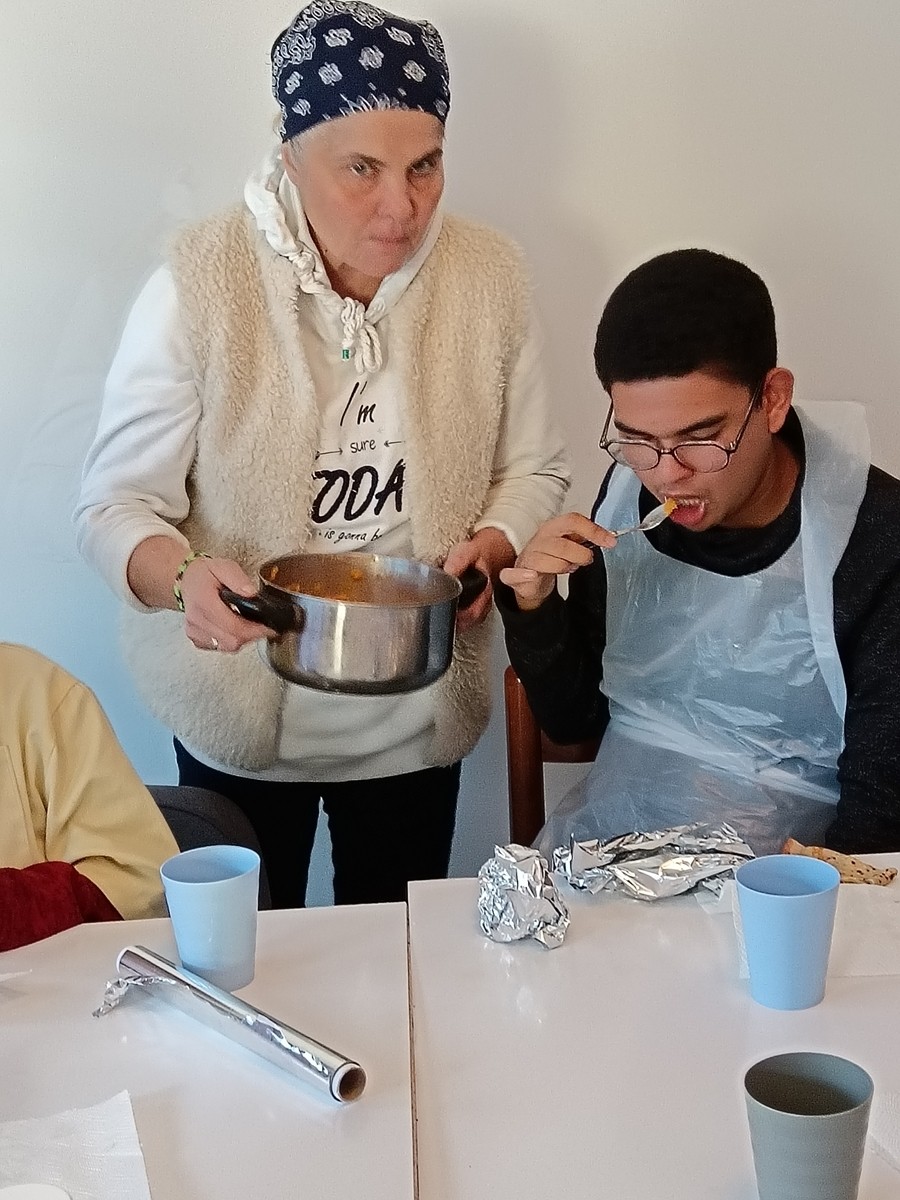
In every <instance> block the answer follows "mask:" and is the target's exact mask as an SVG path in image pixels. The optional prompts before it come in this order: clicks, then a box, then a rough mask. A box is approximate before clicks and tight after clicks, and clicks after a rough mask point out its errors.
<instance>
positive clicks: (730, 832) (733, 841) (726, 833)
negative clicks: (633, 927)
mask: <svg viewBox="0 0 900 1200" xmlns="http://www.w3.org/2000/svg"><path fill="white" fill-rule="evenodd" d="M753 857H754V854H753V851H752V850H751V849H750V847H749V846H748V845H747V844H746V842H743V841H742V840H741V838H740V837H739V836H738V834H737V833H736V832H735V830H734V829H732V828H731V826H730V825H718V826H710V825H706V824H702V823H699V824H695V825H676V826H675V827H673V828H672V829H658V830H654V831H653V832H651V833H623V834H620V835H619V836H618V837H614V838H610V839H609V840H608V841H606V842H602V841H600V840H599V839H597V838H593V839H591V840H590V841H586V842H578V841H576V840H575V839H574V838H572V841H571V843H570V845H568V846H560V847H559V848H558V849H556V850H554V851H553V870H554V871H558V872H560V874H562V875H563V876H565V878H566V880H567V882H568V883H569V885H570V886H571V887H573V888H576V889H578V890H579V891H584V892H590V893H591V895H596V894H597V893H598V892H603V891H619V892H624V893H625V894H626V895H629V896H633V897H635V898H636V899H638V900H664V899H665V898H666V897H667V896H677V895H680V894H681V893H682V892H687V891H690V889H691V888H693V887H696V886H697V885H698V884H699V885H701V886H703V887H705V888H709V889H710V890H711V891H716V892H718V891H719V890H721V887H722V884H723V883H724V882H725V880H726V879H727V878H728V877H729V876H730V875H732V873H733V872H734V869H735V868H736V867H739V866H740V865H741V863H743V862H746V861H747V859H748V858H753Z"/></svg>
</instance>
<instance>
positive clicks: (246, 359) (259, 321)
mask: <svg viewBox="0 0 900 1200" xmlns="http://www.w3.org/2000/svg"><path fill="white" fill-rule="evenodd" d="M171 264H172V271H173V275H174V278H175V283H176V287H177V289H178V295H179V303H180V306H181V311H182V317H183V320H184V323H185V327H186V329H187V331H188V337H189V341H190V344H191V347H192V353H193V355H194V357H195V362H196V374H197V387H198V390H199V392H200V395H201V396H202V400H203V416H202V418H201V421H200V425H199V428H198V432H197V453H196V457H195V460H194V464H193V466H192V468H191V472H190V475H189V478H188V494H189V496H190V499H191V511H190V513H189V515H188V517H187V518H186V519H185V521H184V522H182V524H181V526H180V529H181V532H182V533H184V534H185V536H186V537H187V538H188V539H189V540H190V543H191V546H192V547H193V548H194V549H196V550H204V551H206V552H207V553H210V554H215V555H222V556H224V557H227V558H233V559H236V560H237V561H238V562H239V563H241V565H242V566H243V567H244V569H245V570H246V571H248V573H249V574H250V575H251V577H253V575H254V574H255V571H256V569H257V567H258V566H259V564H260V563H261V562H262V561H263V560H264V559H266V558H271V557H273V556H278V555H283V554H291V553H294V552H296V551H298V550H302V549H303V548H304V546H305V545H306V543H307V541H308V539H309V521H308V514H309V509H310V504H311V502H312V475H313V463H314V459H315V454H316V450H317V448H318V419H319V417H318V412H319V410H318V405H317V402H316V397H315V395H314V394H313V385H312V380H311V377H310V371H309V366H308V364H307V362H306V358H305V355H304V352H303V347H302V341H301V337H300V332H299V326H298V303H297V301H298V285H297V279H296V276H295V273H294V268H293V266H292V265H291V263H290V262H289V261H288V260H287V259H285V258H283V257H281V256H280V255H278V254H276V253H275V252H274V251H273V250H272V249H271V247H270V246H269V245H268V244H267V242H266V241H265V239H264V238H263V237H262V235H261V234H259V232H258V231H257V230H256V228H255V226H254V224H253V220H252V218H251V217H250V216H249V215H248V214H247V212H246V210H245V209H244V208H239V209H232V210H230V211H229V212H227V213H225V214H223V215H221V216H218V217H214V218H212V219H210V220H207V221H205V222H203V223H202V224H200V225H198V226H195V227H193V228H191V229H188V230H186V231H185V232H183V233H182V234H181V235H180V236H179V237H178V239H177V240H176V242H175V245H174V247H173V250H172V255H171ZM527 307H528V282H527V278H526V275H525V271H524V268H523V265H522V262H521V256H520V254H519V252H518V250H517V249H516V248H515V247H514V246H513V245H512V244H511V243H510V242H508V241H507V240H506V239H505V238H503V237H502V236H501V235H499V234H497V233H495V232H493V231H492V230H489V229H486V228H484V227H481V226H477V225H474V224H471V223H469V222H465V221H461V220H459V219H455V218H446V219H445V221H444V225H443V229H442V231H441V234H440V237H439V238H438V241H437V242H436V244H435V247H434V249H433V251H432V252H431V254H430V255H429V257H428V259H427V261H426V262H425V264H424V266H423V267H422V269H421V270H420V271H419V273H418V274H417V276H416V278H415V279H414V280H413V281H412V283H411V284H410V286H409V288H408V289H407V290H406V292H405V293H404V295H403V296H402V297H401V299H400V300H399V301H398V303H397V305H396V307H395V308H394V309H393V310H392V312H391V314H390V318H389V319H390V330H391V333H390V337H391V354H392V355H394V356H395V361H396V363H397V364H398V366H399V374H400V376H401V378H403V379H404V380H405V384H406V420H407V424H408V429H407V441H408V443H409V449H410V453H409V457H408V460H407V475H406V488H407V492H408V498H409V507H408V512H409V514H410V527H411V533H412V544H413V551H414V554H415V555H416V557H417V558H420V559H423V560H424V561H426V562H431V563H437V562H440V561H442V560H443V558H444V556H445V555H446V553H447V551H448V550H449V549H450V547H451V546H452V545H453V544H454V543H455V542H457V541H459V540H461V539H463V538H465V537H466V536H467V535H468V534H469V532H470V530H471V528H472V525H473V524H474V522H475V521H476V520H477V519H478V518H479V516H480V515H481V513H482V511H483V509H484V505H485V501H486V497H487V493H488V489H489V487H490V484H491V473H492V464H493V459H494V450H495V446H496V443H497V438H498V434H499V430H500V422H501V416H502V410H503V401H504V393H505V387H506V383H507V380H508V378H509V375H510V372H511V368H512V363H513V362H514V361H515V359H516V356H517V354H518V352H519V350H520V348H521V345H522V342H523V341H524V338H525V334H526V321H527ZM489 642H490V637H489V631H488V628H487V623H486V624H485V625H482V626H480V627H478V628H477V629H475V630H472V631H470V632H468V633H466V634H464V635H461V636H459V637H458V638H457V642H456V649H455V653H454V660H453V665H452V666H451V668H450V670H449V671H448V672H447V674H446V675H445V676H444V677H443V679H442V680H441V681H440V684H439V685H438V687H439V691H438V702H437V711H436V731H435V739H434V745H433V747H432V752H431V754H430V755H429V756H428V760H429V762H430V763H432V764H435V765H442V764H447V763H451V762H455V761H457V760H458V759H460V758H462V757H463V756H464V755H466V754H467V753H468V752H469V751H470V750H471V749H472V747H473V746H474V745H475V743H476V742H477V740H478V738H479V737H480V736H481V733H482V732H483V731H484V727H485V725H486V724H487V719H488V716H489V713H490V698H489V688H488V676H487V657H488V648H489ZM125 653H126V657H127V658H128V660H129V663H130V666H131V668H132V670H133V672H134V675H135V679H136V681H137V685H138V688H139V690H140V691H141V693H142V695H143V698H144V700H145V702H146V703H147V704H148V706H149V708H150V709H151V711H152V712H153V713H154V715H155V716H157V717H158V718H159V719H160V720H161V721H162V722H163V723H164V724H166V725H167V726H169V728H171V729H172V730H173V731H174V732H175V733H176V734H177V735H178V736H179V737H180V738H182V739H184V741H186V742H187V743H189V744H190V745H192V746H194V747H196V748H197V749H198V750H199V751H201V752H202V753H204V754H206V755H208V756H209V758H211V759H213V760H215V761H217V762H221V763H223V764H225V765H233V766H236V767H240V768H243V769H245V770H261V769H264V768H266V767H268V766H270V765H271V764H272V763H273V762H274V761H275V757H276V750H277V742H278V714H279V710H280V707H281V702H282V695H283V689H284V688H285V687H288V686H291V685H289V684H285V683H284V682H283V681H282V680H280V679H279V678H278V676H276V675H275V674H274V672H273V671H272V670H271V669H270V668H269V667H268V666H267V665H265V663H263V662H262V661H261V659H260V656H259V654H258V652H257V649H256V647H255V646H247V647H245V648H244V649H243V650H242V651H240V652H239V653H238V654H236V655H225V654H209V653H204V652H202V651H198V650H196V649H195V648H194V647H193V646H192V645H191V643H190V642H189V641H188V640H187V638H186V637H185V636H184V631H183V618H182V616H181V614H180V613H176V612H170V611H161V612H156V613H152V614H149V615H147V614H142V613H137V612H133V611H129V612H127V613H126V614H125Z"/></svg>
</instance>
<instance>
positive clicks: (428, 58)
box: [272, 0, 450, 141]
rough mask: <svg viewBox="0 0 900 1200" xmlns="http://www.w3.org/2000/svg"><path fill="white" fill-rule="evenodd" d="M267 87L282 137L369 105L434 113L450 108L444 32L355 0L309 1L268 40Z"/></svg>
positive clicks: (438, 114)
mask: <svg viewBox="0 0 900 1200" xmlns="http://www.w3.org/2000/svg"><path fill="white" fill-rule="evenodd" d="M272 90H273V91H274V93H275V99H276V100H277V101H278V104H279V106H280V107H281V138H282V141H287V140H288V138H292V137H294V136H296V134H298V133H303V132H304V130H306V129H309V128H311V127H312V126H313V125H318V123H319V122H320V121H330V120H333V119H334V118H335V117H347V116H350V114H351V113H356V112H368V111H370V110H372V109H388V108H403V109H414V110H418V111H420V112H426V113H432V114H433V115H434V116H436V117H437V118H438V120H439V121H441V122H442V123H443V122H444V121H445V120H446V118H447V113H448V111H449V108H450V76H449V73H448V71H447V59H446V56H445V54H444V43H443V42H442V41H441V35H440V34H439V33H438V31H437V30H436V29H435V28H434V26H433V25H429V24H428V22H427V21H407V20H405V19H404V18H402V17H395V16H394V15H393V13H389V12H385V11H384V9H382V8H376V7H375V5H374V4H365V3H362V2H357V0H313V2H312V3H311V4H307V5H306V7H305V8H303V9H301V10H300V12H299V13H298V14H297V16H296V17H295V18H294V20H293V21H292V22H291V24H290V25H289V26H288V27H287V29H285V31H284V32H283V33H282V34H280V35H279V36H278V38H277V39H276V41H275V45H274V46H273V47H272Z"/></svg>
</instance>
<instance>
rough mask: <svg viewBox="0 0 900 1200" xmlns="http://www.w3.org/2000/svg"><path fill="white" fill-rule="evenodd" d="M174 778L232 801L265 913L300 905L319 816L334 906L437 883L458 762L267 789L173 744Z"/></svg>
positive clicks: (443, 873)
mask: <svg viewBox="0 0 900 1200" xmlns="http://www.w3.org/2000/svg"><path fill="white" fill-rule="evenodd" d="M175 756H176V758H177V760H178V781H179V783H183V784H190V785H192V786H194V787H205V788H211V789H212V790H213V791H215V792H221V793H222V795H223V796H227V797H228V798H229V799H230V800H233V801H234V803H235V804H237V806H238V807H239V808H240V809H241V810H242V811H243V812H244V814H245V815H246V816H247V819H248V820H249V821H250V824H251V825H252V826H253V828H254V830H255V831H256V836H257V837H258V838H259V844H260V847H261V848H262V857H263V861H264V862H265V864H266V873H267V874H268V877H269V889H270V891H271V893H272V907H273V908H302V907H303V906H304V904H305V903H306V884H307V879H308V876H309V860H310V855H311V854H312V848H313V842H314V840H315V836H316V825H317V824H318V820H319V803H320V802H321V803H322V807H323V808H324V809H325V813H326V815H327V817H328V829H329V832H330V834H331V847H332V850H331V857H332V864H333V867H334V902H335V904H374V903H377V902H379V901H386V900H405V899H406V888H407V884H408V883H409V881H410V880H411V879H446V877H447V870H448V868H449V866H450V849H451V846H452V844H453V829H454V825H455V823H456V800H457V796H458V794H459V776H460V765H461V764H460V763H454V764H453V766H450V767H430V768H428V769H427V770H424V771H412V772H410V773H409V774H407V775H391V776H389V777H387V778H385V779H362V780H359V781H354V782H351V783H270V782H267V781H265V780H258V779H244V778H243V777H242V776H240V775H229V774H227V773H225V772H224V771H217V770H215V769H214V768H213V767H207V766H205V765H204V764H203V763H201V762H198V761H197V759H196V758H194V757H193V755H192V754H190V752H189V751H187V750H186V749H185V748H184V746H182V744H181V743H180V742H179V741H178V739H177V738H176V739H175Z"/></svg>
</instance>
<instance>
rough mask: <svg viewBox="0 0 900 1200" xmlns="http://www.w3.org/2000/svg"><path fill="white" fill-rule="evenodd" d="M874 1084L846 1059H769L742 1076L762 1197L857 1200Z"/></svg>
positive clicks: (799, 1056)
mask: <svg viewBox="0 0 900 1200" xmlns="http://www.w3.org/2000/svg"><path fill="white" fill-rule="evenodd" d="M872 1090H873V1085H872V1079H871V1077H870V1076H869V1074H868V1073H867V1072H866V1071H864V1070H863V1069H862V1067H859V1066H857V1065H856V1063H853V1062H850V1061H849V1060H848V1059H846V1058H838V1057H837V1056H836V1055H834V1054H816V1053H811V1052H798V1053H795V1054H776V1055H775V1056H774V1057H772V1058H764V1059H763V1060H762V1061H761V1062H758V1063H756V1064H755V1065H754V1066H752V1067H751V1068H750V1070H749V1071H748V1072H747V1074H746V1075H745V1076H744V1093H745V1098H746V1101H747V1117H748V1120H749V1122H750V1143H751V1145H752V1147H753V1164H754V1167H755V1168H756V1184H757V1188H758V1190H759V1200H856V1196H857V1193H858V1191H859V1175H860V1171H861V1170H862V1160H863V1151H864V1149H865V1144H866V1130H867V1128H868V1124H869V1108H870V1107H871V1104H872Z"/></svg>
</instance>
